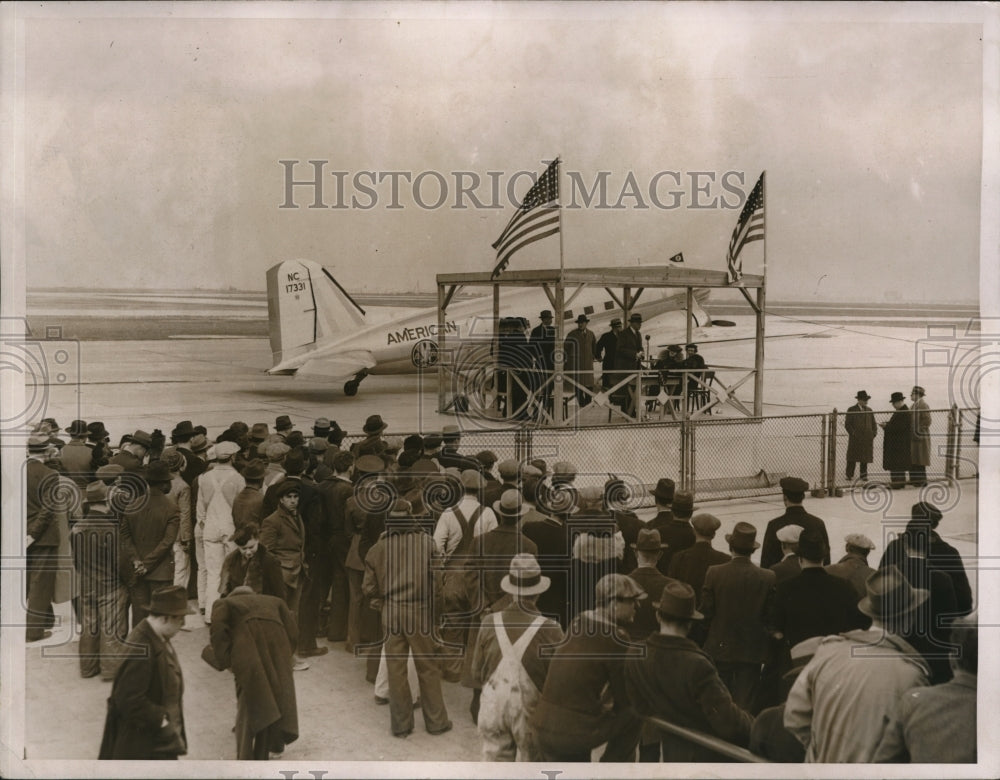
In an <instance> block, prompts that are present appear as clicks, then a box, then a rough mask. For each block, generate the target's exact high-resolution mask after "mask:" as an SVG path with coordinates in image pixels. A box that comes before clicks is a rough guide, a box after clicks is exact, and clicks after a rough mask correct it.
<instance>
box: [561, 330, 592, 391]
mask: <svg viewBox="0 0 1000 780" xmlns="http://www.w3.org/2000/svg"><path fill="white" fill-rule="evenodd" d="M588 322H590V320H589V319H588V318H587V315H586V314H581V315H580V316H578V317H577V318H576V330H571V331H570V332H569V333H568V334H567V335H566V340H565V341H564V342H563V349H564V350H565V352H566V362H565V366H564V367H565V371H566V375H567V377H568V378H569V379H571V380H572V381H574V382H576V384H577V387H574V388H573V390H574V392H575V394H576V403H577V405H578V406H579V407H580V408H581V409H582V408H583V407H584V406H586V405H587V404H589V403H590V399H591V393H592V392H593V389H594V360H595V359H596V354H597V339H596V338H595V337H594V332H593V331H592V330H590V329H589V328H588V327H587V323H588ZM567 389H569V386H567Z"/></svg>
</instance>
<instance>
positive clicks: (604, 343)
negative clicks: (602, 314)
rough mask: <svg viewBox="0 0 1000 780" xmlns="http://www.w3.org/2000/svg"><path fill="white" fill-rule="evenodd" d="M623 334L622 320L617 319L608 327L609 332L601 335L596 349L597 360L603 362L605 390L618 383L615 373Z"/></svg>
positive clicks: (602, 371) (602, 381)
mask: <svg viewBox="0 0 1000 780" xmlns="http://www.w3.org/2000/svg"><path fill="white" fill-rule="evenodd" d="M621 332H622V321H621V318H620V317H615V318H614V319H613V320H611V324H610V325H609V326H608V332H607V333H603V334H601V337H600V338H599V339H598V340H597V346H596V347H595V348H594V357H595V359H597V360H600V361H601V387H602V388H604V389H605V390H607V389H608V388H609V387H611V386H612V385H614V384H617V382H618V379H617V378H616V375H615V373H614V371H615V360H616V358H617V355H618V336H619V335H620V334H621Z"/></svg>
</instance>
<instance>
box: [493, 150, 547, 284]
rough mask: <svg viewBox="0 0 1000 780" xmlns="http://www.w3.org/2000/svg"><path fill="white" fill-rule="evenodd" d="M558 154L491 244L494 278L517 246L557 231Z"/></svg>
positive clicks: (518, 247)
mask: <svg viewBox="0 0 1000 780" xmlns="http://www.w3.org/2000/svg"><path fill="white" fill-rule="evenodd" d="M558 200H559V158H556V159H555V160H553V161H552V162H551V163H550V164H549V167H548V168H546V169H545V173H543V174H542V175H541V176H540V177H539V178H538V181H536V182H535V183H534V184H533V185H532V186H531V189H530V190H528V192H527V194H526V195H525V196H524V201H523V202H522V203H521V205H520V207H518V209H517V212H516V213H515V214H514V216H513V217H511V219H510V222H508V223H507V227H505V228H504V229H503V233H501V234H500V238H498V239H497V240H496V241H494V242H493V244H492V246H493V248H494V249H495V250H497V264H496V267H495V268H494V269H493V273H492V275H491V278H492V279H496V278H497V277H498V276H499V275H500V272H501V271H503V270H504V269H505V268H506V267H507V263H508V261H509V260H510V257H511V255H513V254H514V253H515V252H516V251H517V250H518V249H522V248H524V247H526V246H527V245H528V244H532V243H534V242H535V241H540V240H541V239H543V238H548V237H549V236H552V235H555V234H556V233H558V232H559V204H558V203H557V201H558Z"/></svg>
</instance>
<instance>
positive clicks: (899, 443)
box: [882, 404, 910, 471]
mask: <svg viewBox="0 0 1000 780" xmlns="http://www.w3.org/2000/svg"><path fill="white" fill-rule="evenodd" d="M882 468H884V469H885V470H886V471H908V470H909V468H910V412H909V409H908V408H907V407H906V404H904V405H903V406H902V407H900V408H899V409H897V410H896V411H894V412H893V413H892V417H890V418H889V422H887V423H886V424H885V428H884V430H883V436H882Z"/></svg>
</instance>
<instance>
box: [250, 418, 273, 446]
mask: <svg viewBox="0 0 1000 780" xmlns="http://www.w3.org/2000/svg"><path fill="white" fill-rule="evenodd" d="M269 433H270V431H269V430H268V428H267V423H262V422H258V423H254V424H253V427H252V428H251V429H250V441H258V442H260V441H264V439H266V438H267V436H268V434H269Z"/></svg>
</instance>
